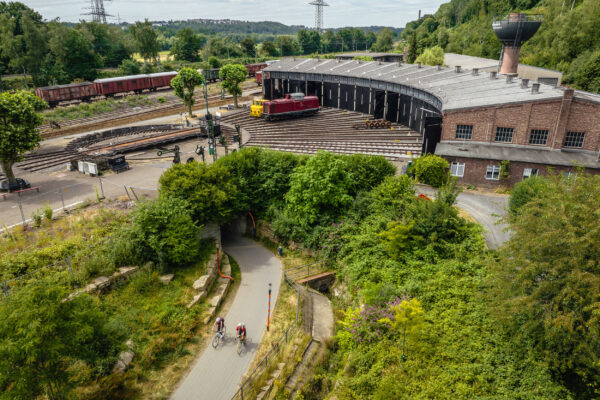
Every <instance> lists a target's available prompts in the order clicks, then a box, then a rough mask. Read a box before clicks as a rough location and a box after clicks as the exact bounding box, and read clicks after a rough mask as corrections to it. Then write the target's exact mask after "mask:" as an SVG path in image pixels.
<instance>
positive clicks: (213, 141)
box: [204, 82, 217, 161]
mask: <svg viewBox="0 0 600 400" xmlns="http://www.w3.org/2000/svg"><path fill="white" fill-rule="evenodd" d="M204 101H205V103H206V129H207V131H208V145H209V148H210V147H212V150H213V161H217V141H216V139H215V133H214V129H213V121H212V115H210V111H209V110H208V85H207V84H206V82H204Z"/></svg>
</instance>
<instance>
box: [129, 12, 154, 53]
mask: <svg viewBox="0 0 600 400" xmlns="http://www.w3.org/2000/svg"><path fill="white" fill-rule="evenodd" d="M129 29H130V31H131V34H132V36H133V38H134V39H135V42H136V45H137V50H138V51H139V53H140V55H141V56H142V58H143V59H144V62H146V61H148V60H150V61H152V60H156V58H157V57H158V51H159V50H160V44H159V43H158V33H156V31H155V30H154V28H153V27H152V24H151V23H150V22H149V21H148V20H147V19H146V20H145V21H144V22H139V21H138V22H136V23H135V25H132V26H131V27H130V28H129Z"/></svg>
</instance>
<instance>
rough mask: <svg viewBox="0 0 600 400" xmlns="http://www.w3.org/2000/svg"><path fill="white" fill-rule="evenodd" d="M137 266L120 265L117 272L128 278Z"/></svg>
mask: <svg viewBox="0 0 600 400" xmlns="http://www.w3.org/2000/svg"><path fill="white" fill-rule="evenodd" d="M137 270H138V267H121V268H119V273H120V274H121V276H122V277H123V278H129V277H130V276H131V275H133V274H134V273H136V271H137Z"/></svg>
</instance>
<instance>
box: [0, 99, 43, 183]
mask: <svg viewBox="0 0 600 400" xmlns="http://www.w3.org/2000/svg"><path fill="white" fill-rule="evenodd" d="M44 108H46V103H45V102H44V101H43V100H41V99H40V98H38V97H37V96H35V95H33V94H32V93H29V92H25V91H18V92H16V93H8V92H4V93H0V165H2V170H3V171H4V175H6V179H8V181H9V182H11V183H15V182H16V179H15V175H14V173H13V171H12V167H13V165H14V164H15V163H16V162H18V161H21V160H22V159H23V154H24V153H25V152H27V151H30V150H33V149H34V148H35V147H36V146H37V145H38V144H39V143H40V141H41V137H40V133H39V131H38V130H37V128H38V126H40V125H41V124H42V122H43V120H44V119H43V117H42V116H41V115H40V114H38V112H39V111H42V110H43V109H44Z"/></svg>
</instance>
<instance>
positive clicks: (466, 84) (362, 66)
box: [265, 58, 600, 111]
mask: <svg viewBox="0 0 600 400" xmlns="http://www.w3.org/2000/svg"><path fill="white" fill-rule="evenodd" d="M265 71H278V72H296V73H312V74H324V75H339V76H349V77H355V78H364V79H373V80H379V81H384V82H390V83H397V84H402V85H405V86H408V87H413V88H417V89H420V90H424V91H426V92H429V93H431V94H433V95H435V96H437V97H438V98H440V99H441V101H442V110H443V111H452V110H460V109H468V108H477V107H487V106H495V105H504V104H512V103H525V102H531V101H543V100H558V99H561V98H562V97H563V89H562V88H560V87H558V88H557V87H554V86H550V85H545V84H540V90H539V93H535V94H534V93H532V91H531V84H529V87H528V88H522V87H521V85H520V80H519V79H514V80H513V82H511V83H507V81H506V77H505V76H504V75H500V74H498V77H497V78H496V79H493V80H492V79H490V74H489V73H481V72H480V73H479V74H478V75H473V74H472V71H471V70H469V69H464V68H463V69H461V72H458V73H457V72H455V70H454V69H453V68H448V67H441V68H438V67H430V66H422V67H421V68H419V67H418V66H417V65H415V64H401V65H399V64H398V63H385V62H376V61H369V62H365V61H361V62H359V61H355V60H348V61H343V60H331V59H325V60H323V59H321V60H319V59H311V58H309V59H306V58H302V59H293V58H287V59H284V60H281V61H279V62H277V63H274V64H273V65H271V66H269V67H267V68H266V69H265ZM575 97H576V98H581V99H585V100H587V101H593V102H597V103H599V104H600V96H597V95H594V94H589V93H585V92H576V93H575Z"/></svg>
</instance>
